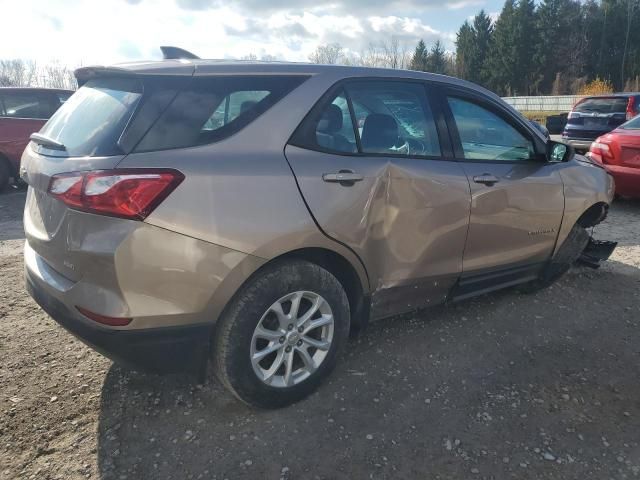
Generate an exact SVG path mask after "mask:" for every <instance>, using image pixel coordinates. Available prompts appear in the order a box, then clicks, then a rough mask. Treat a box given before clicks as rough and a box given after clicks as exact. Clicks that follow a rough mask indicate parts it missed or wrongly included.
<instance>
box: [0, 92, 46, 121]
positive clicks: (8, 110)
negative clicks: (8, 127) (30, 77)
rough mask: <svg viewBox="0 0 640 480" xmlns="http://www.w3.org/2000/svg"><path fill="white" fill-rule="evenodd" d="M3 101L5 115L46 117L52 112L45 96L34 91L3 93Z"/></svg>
mask: <svg viewBox="0 0 640 480" xmlns="http://www.w3.org/2000/svg"><path fill="white" fill-rule="evenodd" d="M3 103H4V112H3V116H5V117H13V118H38V119H47V118H49V117H50V116H51V114H52V113H53V112H52V111H51V105H50V104H49V102H48V101H47V98H46V97H45V96H44V95H38V94H36V93H28V92H27V93H22V92H19V93H13V92H12V93H5V94H4V95H3Z"/></svg>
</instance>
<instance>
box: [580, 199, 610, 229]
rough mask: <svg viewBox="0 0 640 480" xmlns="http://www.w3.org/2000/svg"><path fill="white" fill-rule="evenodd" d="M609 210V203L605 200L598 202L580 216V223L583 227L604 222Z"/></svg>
mask: <svg viewBox="0 0 640 480" xmlns="http://www.w3.org/2000/svg"><path fill="white" fill-rule="evenodd" d="M608 212H609V205H608V204H606V203H604V202H598V203H596V204H593V205H591V206H590V207H589V208H587V209H586V210H585V211H584V213H583V214H582V215H580V218H579V219H578V222H577V223H578V225H580V226H581V227H584V228H587V227H593V226H595V225H597V224H599V223H600V222H602V221H603V220H604V219H605V217H606V216H607V213H608Z"/></svg>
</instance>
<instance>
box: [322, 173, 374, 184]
mask: <svg viewBox="0 0 640 480" xmlns="http://www.w3.org/2000/svg"><path fill="white" fill-rule="evenodd" d="M322 180H324V181H325V182H330V183H339V184H341V185H344V186H350V185H353V184H354V183H355V182H360V181H362V180H364V176H363V175H360V174H359V173H355V172H353V171H352V170H340V171H339V172H338V173H325V174H324V175H322Z"/></svg>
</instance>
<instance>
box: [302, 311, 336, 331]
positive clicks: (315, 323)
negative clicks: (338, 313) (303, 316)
mask: <svg viewBox="0 0 640 480" xmlns="http://www.w3.org/2000/svg"><path fill="white" fill-rule="evenodd" d="M332 321H333V316H331V315H322V316H321V317H320V318H318V319H316V320H312V321H310V322H308V323H307V325H306V326H305V327H304V331H303V332H302V334H303V335H306V334H307V333H309V332H310V331H311V330H314V329H316V328H319V327H324V326H325V325H329V324H330V323H331V322H332Z"/></svg>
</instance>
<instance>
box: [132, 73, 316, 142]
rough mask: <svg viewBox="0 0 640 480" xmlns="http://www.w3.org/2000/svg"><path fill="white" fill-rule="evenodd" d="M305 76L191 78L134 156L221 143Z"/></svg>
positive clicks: (145, 137) (145, 136)
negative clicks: (142, 153) (154, 151)
mask: <svg viewBox="0 0 640 480" xmlns="http://www.w3.org/2000/svg"><path fill="white" fill-rule="evenodd" d="M305 78H306V77H299V76H296V77H287V76H264V75H261V76H250V77H249V76H247V77H239V76H225V77H200V78H193V79H192V80H191V81H190V83H189V84H188V85H187V86H185V88H183V89H181V90H180V92H179V93H178V94H177V96H176V98H175V99H174V100H173V102H172V103H171V105H170V106H169V108H167V109H166V110H165V111H164V112H163V113H162V114H161V115H160V118H159V119H158V120H157V121H156V122H155V123H154V124H153V126H152V127H151V129H150V130H149V131H148V132H147V133H146V134H145V135H144V137H143V138H142V140H141V141H140V143H138V145H137V146H136V147H135V149H134V151H136V152H146V151H151V150H168V149H173V148H184V147H192V146H197V145H204V144H207V143H213V142H217V141H220V140H223V139H225V138H227V137H229V136H231V135H233V134H234V133H236V132H238V131H239V130H241V129H242V128H244V127H246V126H247V125H248V124H249V123H251V122H252V121H253V120H255V119H256V118H257V117H258V116H260V115H261V114H262V113H264V112H265V111H266V110H268V109H269V108H270V107H271V106H273V105H274V104H275V103H276V102H277V101H278V100H280V99H281V98H282V97H284V96H285V95H286V94H287V93H289V92H290V91H291V90H293V89H294V88H295V87H297V86H298V85H299V84H300V83H302V82H303V81H304V80H305Z"/></svg>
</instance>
